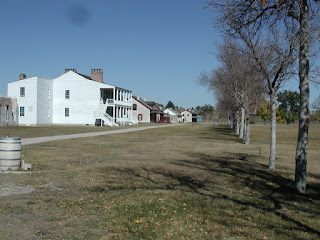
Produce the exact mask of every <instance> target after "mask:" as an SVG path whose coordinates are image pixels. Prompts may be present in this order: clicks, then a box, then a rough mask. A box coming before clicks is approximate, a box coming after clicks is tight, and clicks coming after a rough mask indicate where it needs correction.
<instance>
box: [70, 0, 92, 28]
mask: <svg viewBox="0 0 320 240" xmlns="http://www.w3.org/2000/svg"><path fill="white" fill-rule="evenodd" d="M89 18H90V13H89V11H88V9H87V8H86V7H85V6H83V5H82V4H79V3H75V4H72V5H70V6H69V7H68V9H67V19H68V20H69V21H70V23H71V24H72V25H74V26H77V27H83V26H84V25H85V24H86V23H87V22H88V20H89Z"/></svg>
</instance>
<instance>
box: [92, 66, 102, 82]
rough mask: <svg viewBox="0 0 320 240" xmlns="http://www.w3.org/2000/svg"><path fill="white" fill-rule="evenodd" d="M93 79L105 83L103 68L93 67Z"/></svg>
mask: <svg viewBox="0 0 320 240" xmlns="http://www.w3.org/2000/svg"><path fill="white" fill-rule="evenodd" d="M91 79H92V80H94V81H96V82H100V83H103V70H102V69H91Z"/></svg>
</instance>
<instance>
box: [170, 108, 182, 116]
mask: <svg viewBox="0 0 320 240" xmlns="http://www.w3.org/2000/svg"><path fill="white" fill-rule="evenodd" d="M167 109H168V110H170V111H171V112H172V113H173V114H174V115H177V116H181V113H180V112H178V111H176V110H175V109H173V108H167Z"/></svg>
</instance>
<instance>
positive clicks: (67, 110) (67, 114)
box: [64, 108, 69, 117]
mask: <svg viewBox="0 0 320 240" xmlns="http://www.w3.org/2000/svg"><path fill="white" fill-rule="evenodd" d="M64 116H65V117H69V108H65V109H64Z"/></svg>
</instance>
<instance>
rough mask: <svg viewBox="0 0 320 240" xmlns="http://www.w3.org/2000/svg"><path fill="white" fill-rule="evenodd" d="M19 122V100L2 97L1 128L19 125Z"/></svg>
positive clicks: (0, 107) (0, 110) (0, 98)
mask: <svg viewBox="0 0 320 240" xmlns="http://www.w3.org/2000/svg"><path fill="white" fill-rule="evenodd" d="M18 120H19V108H18V104H17V99H15V98H10V97H0V126H7V125H17V124H18ZM2 137H3V136H2Z"/></svg>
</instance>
